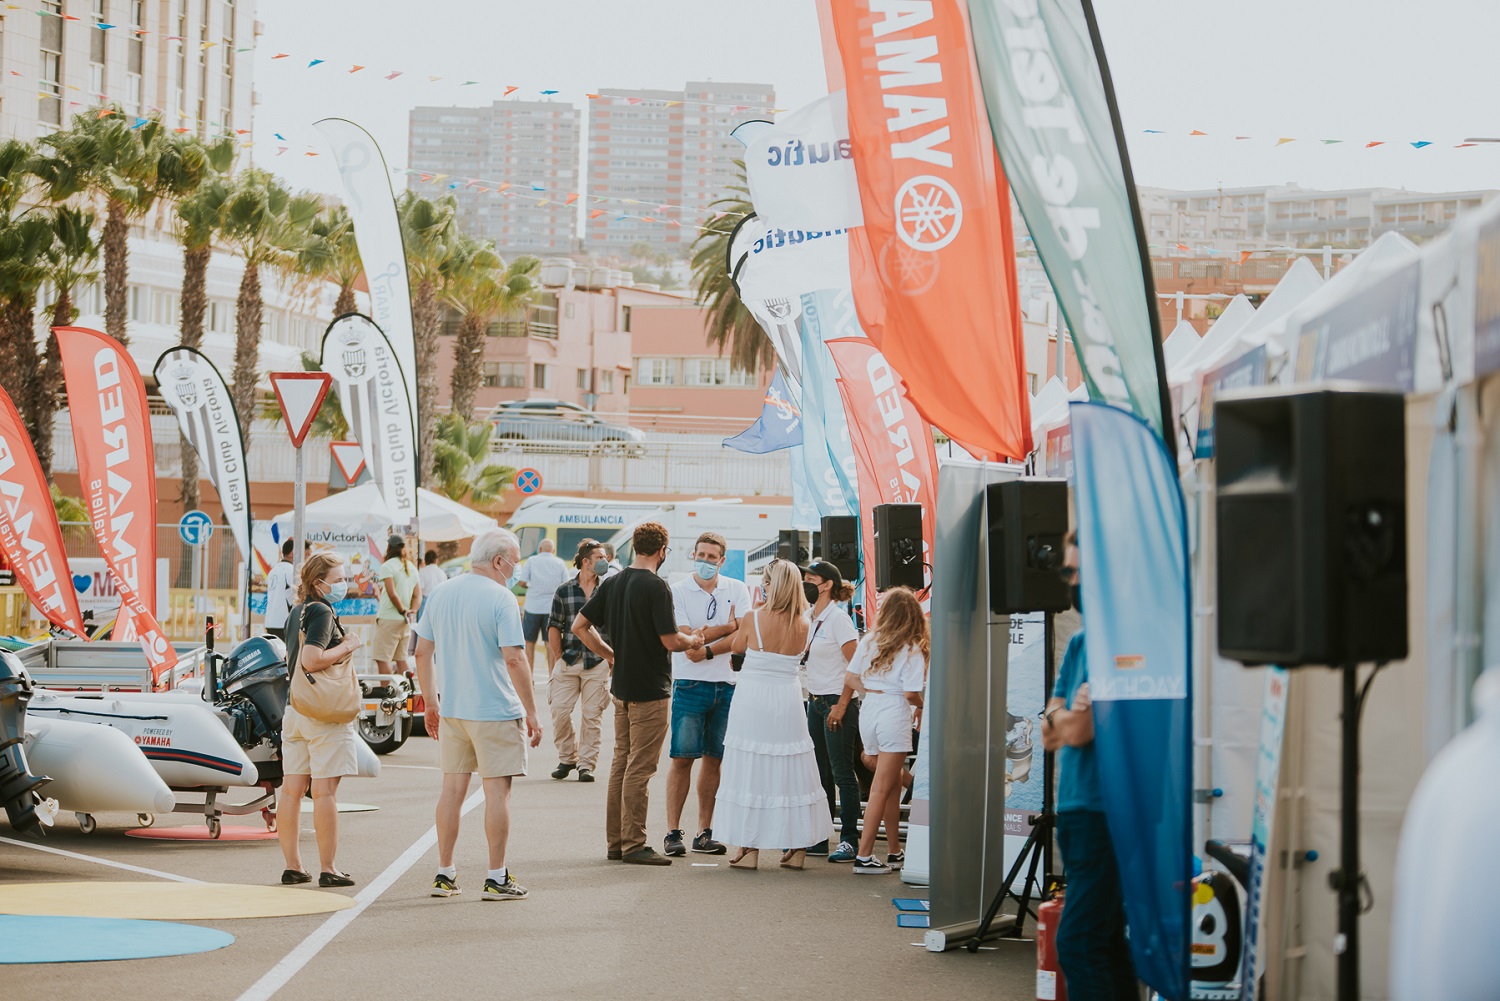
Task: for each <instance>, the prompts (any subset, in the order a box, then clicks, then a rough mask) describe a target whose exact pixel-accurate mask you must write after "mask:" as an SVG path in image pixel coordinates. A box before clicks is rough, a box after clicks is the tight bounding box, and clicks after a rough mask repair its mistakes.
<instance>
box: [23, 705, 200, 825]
mask: <svg viewBox="0 0 1500 1001" xmlns="http://www.w3.org/2000/svg"><path fill="white" fill-rule="evenodd" d="M25 746H26V761H27V763H28V764H29V765H30V766H31V769H32V771H33V772H35V773H36V774H38V775H45V776H47V777H48V779H50V781H49V782H47V783H46V784H45V785H43V786H42V787H41V790H40V792H41V795H43V796H45V797H48V798H50V799H55V800H57V804H58V806H59V808H61V809H63V810H71V811H73V812H74V813H76V814H79V815H80V819H81V818H82V817H85V816H86V817H89V818H92V815H93V814H96V813H110V812H119V813H136V814H143V815H149V814H156V813H171V812H172V808H173V807H174V806H175V805H176V804H177V798H176V797H175V796H174V795H172V790H170V789H168V788H167V784H166V783H165V782H163V781H162V778H161V776H160V775H158V774H157V773H156V771H155V770H154V769H153V768H152V767H151V764H150V763H149V762H148V761H147V760H146V757H145V755H144V754H142V753H141V750H140V748H138V747H136V745H135V744H134V743H133V742H132V741H131V739H130V738H129V737H127V736H125V734H123V733H121V732H120V731H119V730H116V729H114V728H112V727H108V726H98V725H95V724H91V723H78V722H75V721H73V720H67V719H48V718H45V717H42V716H32V715H31V714H30V713H29V712H28V713H27V719H26V742H25ZM84 826H85V827H88V828H91V827H92V823H86V824H85V825H84Z"/></svg>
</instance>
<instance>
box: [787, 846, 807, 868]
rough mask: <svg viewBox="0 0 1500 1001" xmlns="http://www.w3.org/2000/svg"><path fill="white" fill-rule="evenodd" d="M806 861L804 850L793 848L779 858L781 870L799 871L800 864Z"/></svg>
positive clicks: (805, 851)
mask: <svg viewBox="0 0 1500 1001" xmlns="http://www.w3.org/2000/svg"><path fill="white" fill-rule="evenodd" d="M806 860H807V849H806V848H793V849H790V850H788V851H787V853H786V854H785V855H783V856H781V867H782V868H783V869H801V868H802V863H803V862H805V861H806Z"/></svg>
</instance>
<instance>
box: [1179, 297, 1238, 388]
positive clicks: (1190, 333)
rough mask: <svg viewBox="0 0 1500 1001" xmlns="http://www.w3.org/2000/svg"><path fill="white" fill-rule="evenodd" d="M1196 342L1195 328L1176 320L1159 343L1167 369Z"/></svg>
mask: <svg viewBox="0 0 1500 1001" xmlns="http://www.w3.org/2000/svg"><path fill="white" fill-rule="evenodd" d="M1241 298H1243V296H1236V297H1235V301H1238V300H1239V299H1241ZM1233 304H1234V303H1233V302H1231V303H1230V305H1231V306H1232V305H1233ZM1246 305H1249V303H1246ZM1197 344H1198V330H1197V328H1196V327H1194V326H1193V325H1192V324H1191V323H1189V322H1188V321H1186V320H1178V321H1177V326H1175V327H1173V328H1172V333H1171V334H1169V335H1168V336H1167V339H1166V340H1165V341H1162V345H1161V355H1162V360H1163V362H1165V364H1166V366H1167V370H1168V371H1171V369H1172V366H1173V365H1175V364H1177V363H1178V362H1179V361H1181V360H1182V359H1183V358H1186V357H1187V355H1188V352H1189V351H1192V350H1193V348H1194V347H1196V346H1197Z"/></svg>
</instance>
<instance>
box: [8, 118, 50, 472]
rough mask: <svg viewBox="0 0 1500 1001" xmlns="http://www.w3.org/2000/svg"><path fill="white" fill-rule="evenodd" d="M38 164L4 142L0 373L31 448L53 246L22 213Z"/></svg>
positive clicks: (27, 148)
mask: <svg viewBox="0 0 1500 1001" xmlns="http://www.w3.org/2000/svg"><path fill="white" fill-rule="evenodd" d="M35 160H36V151H35V149H33V147H32V146H31V145H30V144H29V143H24V142H19V141H17V140H14V139H7V140H3V141H0V255H3V256H0V372H3V373H4V374H5V379H4V384H5V387H6V390H7V391H8V392H9V393H10V395H11V398H12V400H13V401H14V402H15V405H16V409H17V410H19V411H20V412H21V415H22V417H23V418H24V419H26V421H27V424H28V430H29V431H30V433H31V439H32V443H33V444H36V443H37V439H38V437H39V436H38V434H37V430H36V427H35V424H34V422H33V421H32V420H31V415H32V412H33V395H34V393H35V390H36V385H37V374H38V370H39V363H38V360H37V357H36V339H35V336H34V334H33V325H32V316H31V312H32V307H33V306H34V304H35V302H36V293H37V289H38V288H39V287H40V285H41V282H42V281H43V279H44V278H45V277H46V276H45V274H44V273H43V270H42V267H41V264H40V261H41V258H42V255H43V254H44V253H45V251H46V249H47V247H49V246H50V245H51V242H52V231H51V228H50V227H49V226H47V225H46V223H45V221H43V220H41V219H39V218H37V217H31V216H29V214H28V213H27V212H25V211H22V210H21V207H20V206H21V202H22V200H23V199H24V198H25V197H26V195H27V193H28V192H29V191H30V190H31V189H32V186H33V185H34V184H35V183H36V175H35V174H34V173H33V170H34V168H35V165H36V164H35Z"/></svg>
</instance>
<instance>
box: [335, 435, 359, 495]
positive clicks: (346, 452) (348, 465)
mask: <svg viewBox="0 0 1500 1001" xmlns="http://www.w3.org/2000/svg"><path fill="white" fill-rule="evenodd" d="M328 450H329V451H330V452H332V453H333V461H334V462H335V463H336V464H337V465H338V467H339V472H341V473H343V474H344V481H345V482H346V483H348V484H349V485H350V486H351V487H352V486H354V484H355V483H357V482H359V474H360V473H361V472H363V471H364V468H365V450H364V448H363V447H361V446H360V444H359V442H357V441H333V442H329V443H328Z"/></svg>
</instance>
